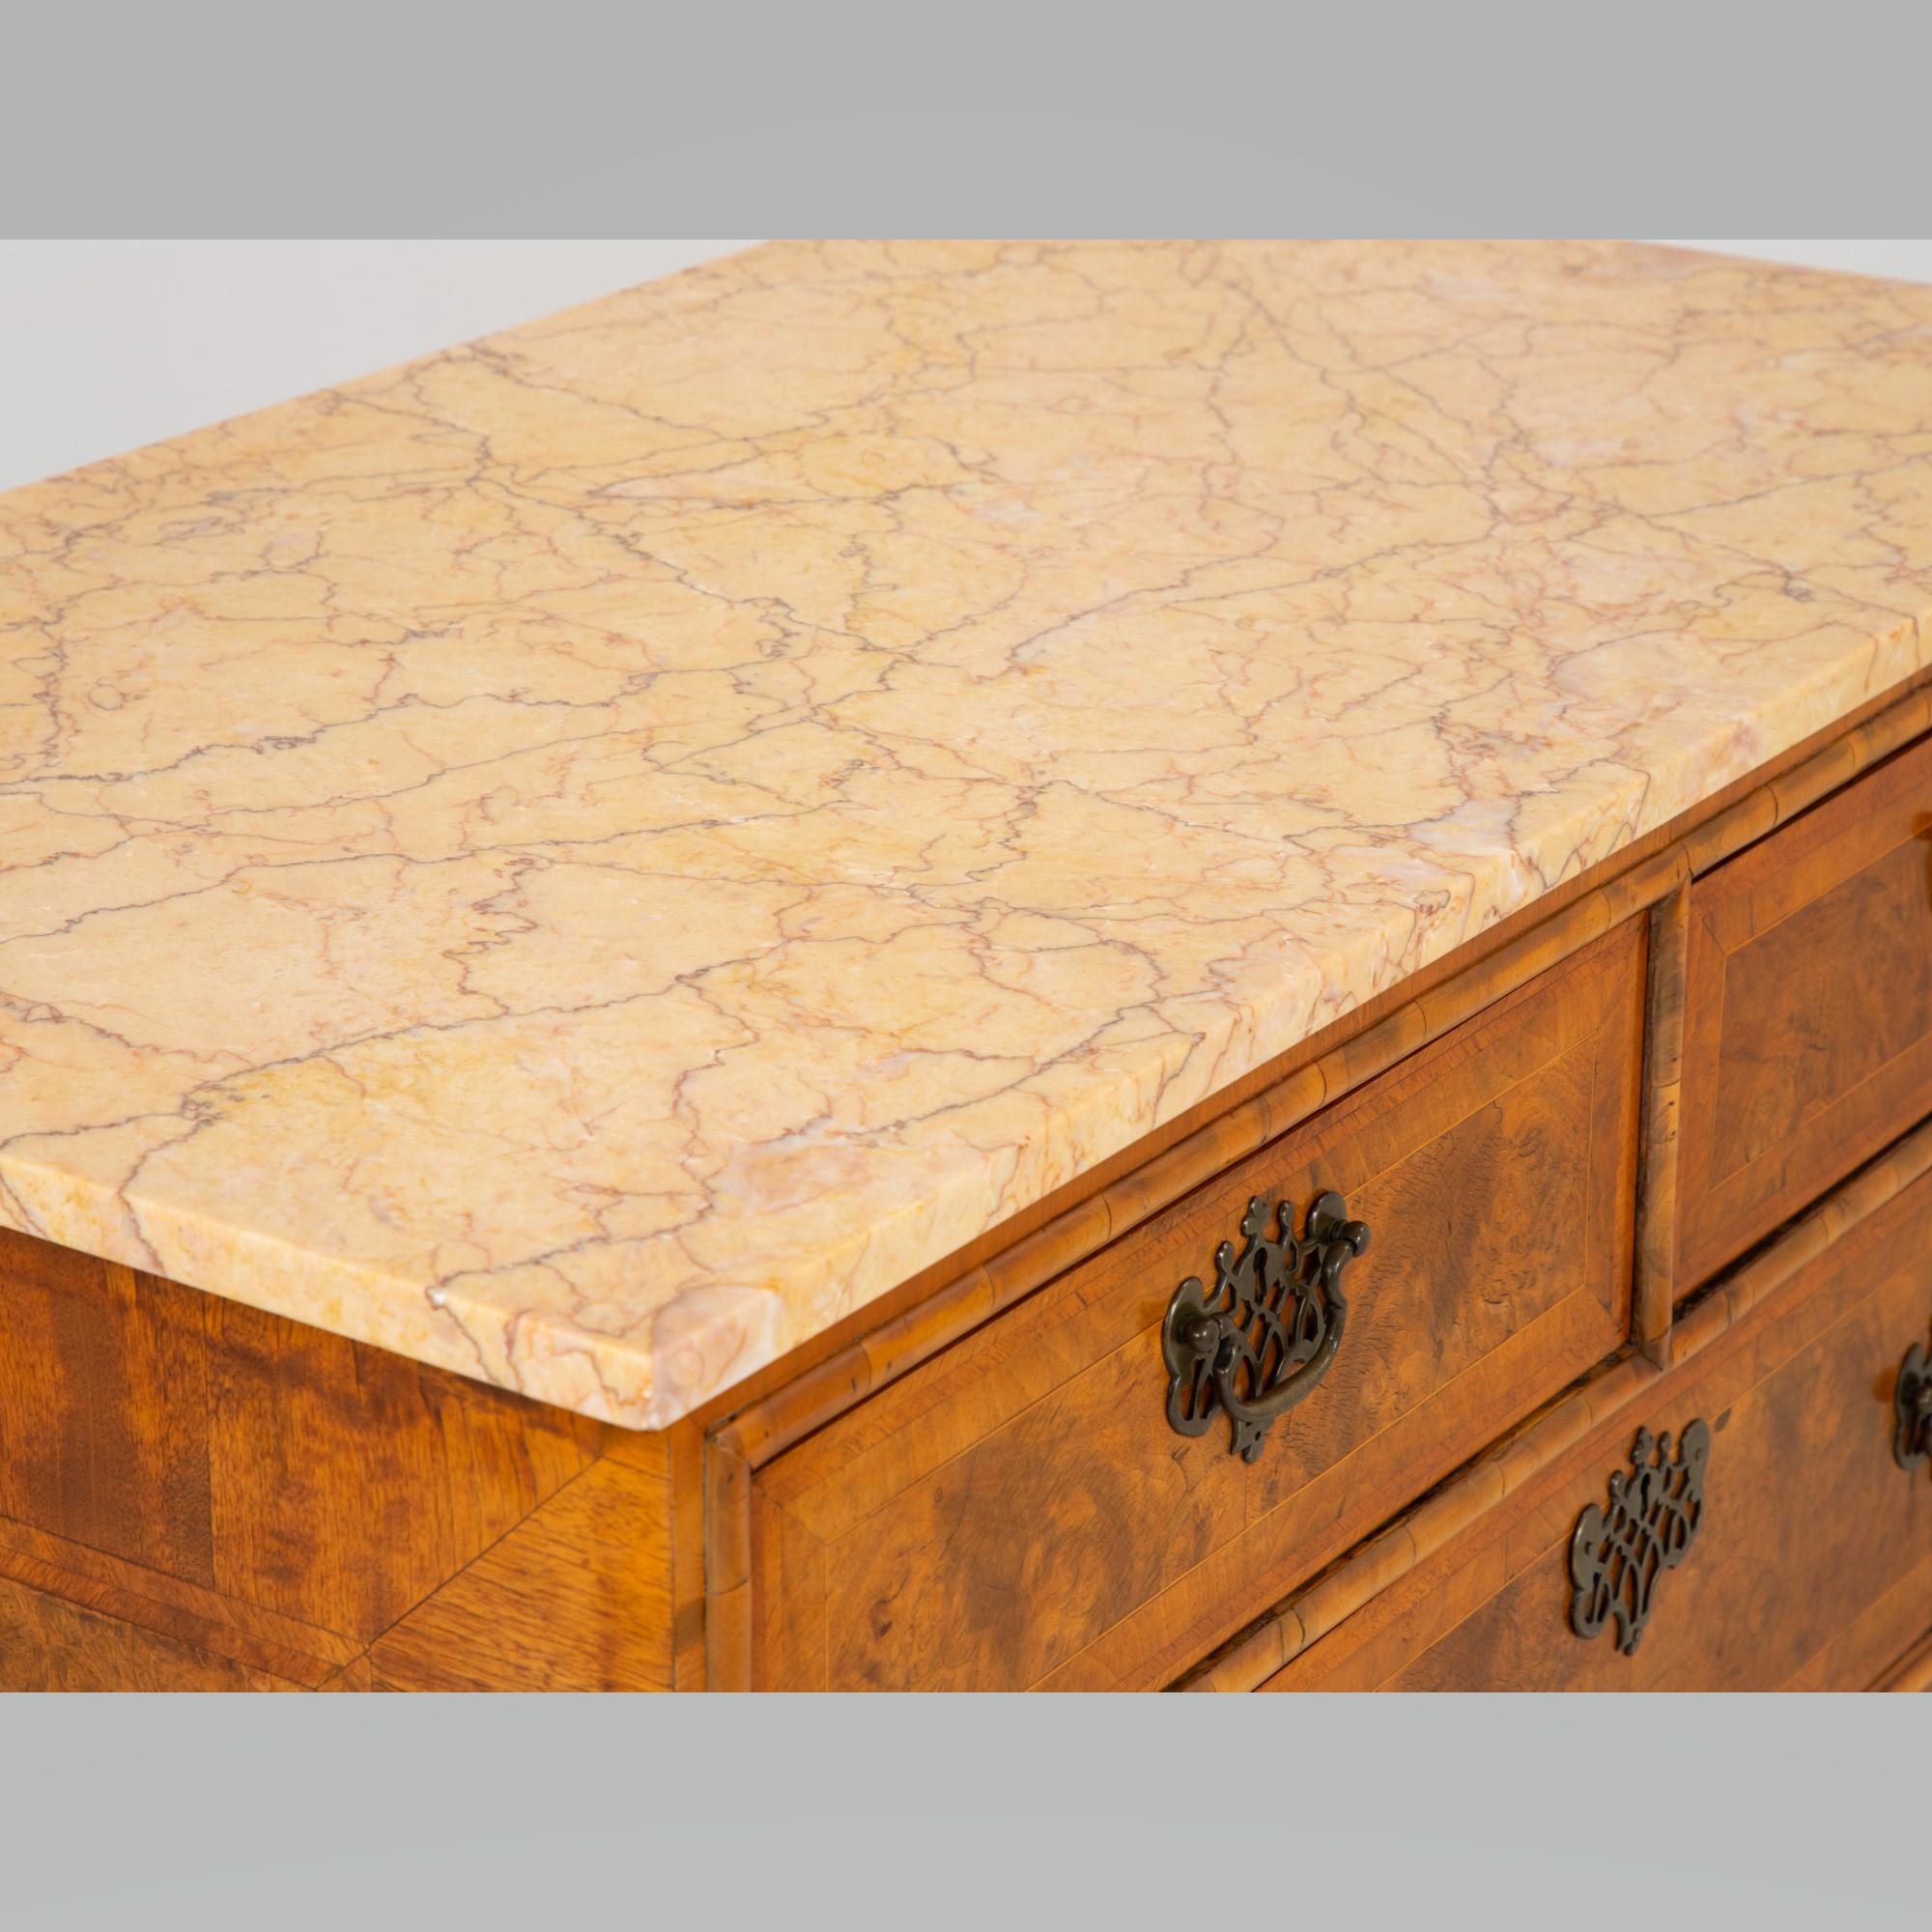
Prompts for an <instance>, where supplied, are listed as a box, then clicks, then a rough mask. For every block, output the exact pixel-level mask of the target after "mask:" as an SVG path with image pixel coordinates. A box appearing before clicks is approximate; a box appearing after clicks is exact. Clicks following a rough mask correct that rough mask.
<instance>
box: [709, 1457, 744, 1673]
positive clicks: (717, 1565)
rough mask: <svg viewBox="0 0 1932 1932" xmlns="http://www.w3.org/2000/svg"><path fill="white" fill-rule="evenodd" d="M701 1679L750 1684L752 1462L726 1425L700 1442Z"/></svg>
mask: <svg viewBox="0 0 1932 1932" xmlns="http://www.w3.org/2000/svg"><path fill="white" fill-rule="evenodd" d="M704 1682H705V1686H706V1688H707V1689H709V1690H750V1689H751V1688H752V1464H751V1463H750V1462H749V1460H748V1459H747V1457H746V1455H745V1450H744V1445H743V1444H742V1443H741V1442H740V1440H739V1438H738V1433H737V1431H736V1430H735V1429H733V1428H731V1427H729V1426H728V1425H727V1426H726V1427H725V1428H724V1429H722V1430H719V1431H717V1432H716V1433H715V1434H713V1435H710V1436H708V1437H707V1438H706V1439H705V1443H704Z"/></svg>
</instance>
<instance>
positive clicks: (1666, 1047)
mask: <svg viewBox="0 0 1932 1932" xmlns="http://www.w3.org/2000/svg"><path fill="white" fill-rule="evenodd" d="M1647 939H1648V948H1647V952H1646V955H1645V985H1644V1024H1643V1105H1642V1117H1641V1123H1640V1128H1639V1133H1640V1144H1639V1152H1638V1156H1637V1202H1636V1280H1635V1284H1634V1291H1633V1295H1632V1302H1633V1306H1632V1310H1631V1324H1632V1334H1633V1337H1634V1340H1635V1342H1636V1345H1637V1347H1638V1348H1639V1349H1641V1350H1643V1352H1644V1354H1645V1355H1646V1356H1648V1357H1649V1359H1650V1360H1651V1361H1652V1362H1654V1363H1655V1364H1656V1365H1657V1366H1658V1367H1659V1368H1660V1369H1667V1368H1668V1367H1669V1366H1670V1318H1671V1309H1672V1306H1673V1305H1674V1303H1675V1301H1676V1295H1675V1293H1674V1292H1673V1289H1674V1284H1675V1280H1676V1259H1677V1122H1678V1101H1679V1097H1680V1095H1681V1094H1682V1091H1683V1075H1684V965H1685V960H1686V957H1687V956H1688V954H1689V952H1690V883H1689V881H1688V880H1683V881H1680V882H1679V883H1678V885H1677V886H1676V887H1675V888H1673V890H1672V891H1671V892H1670V893H1669V894H1667V895H1665V896H1664V897H1663V898H1662V899H1660V900H1659V901H1658V902H1657V904H1655V905H1654V906H1652V907H1651V909H1650V917H1649V932H1648V935H1647Z"/></svg>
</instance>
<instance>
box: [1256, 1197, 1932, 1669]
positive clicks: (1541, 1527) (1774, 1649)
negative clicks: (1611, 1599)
mask: <svg viewBox="0 0 1932 1932" xmlns="http://www.w3.org/2000/svg"><path fill="white" fill-rule="evenodd" d="M1928 1323H1932V1175H1925V1176H1923V1177H1921V1178H1920V1179H1918V1181H1916V1182H1915V1183H1914V1184H1913V1185H1912V1186H1910V1187H1909V1188H1907V1189H1906V1190H1905V1192H1903V1193H1902V1194H1900V1195H1898V1196H1897V1197H1896V1198H1895V1199H1893V1200H1892V1201H1891V1202H1889V1204H1888V1205H1887V1206H1886V1207H1884V1208H1880V1209H1879V1210H1878V1211H1877V1212H1876V1213H1874V1214H1872V1215H1871V1216H1870V1217H1869V1218H1867V1219H1866V1220H1864V1221H1862V1222H1861V1223H1860V1224H1859V1225H1858V1226H1857V1227H1855V1228H1854V1229H1852V1230H1851V1231H1850V1232H1849V1233H1848V1234H1847V1235H1846V1236H1844V1237H1843V1238H1842V1239H1840V1240H1839V1241H1838V1242H1837V1243H1835V1244H1834V1245H1833V1247H1831V1248H1830V1249H1828V1250H1827V1251H1826V1252H1825V1253H1824V1254H1823V1255H1821V1256H1820V1257H1819V1259H1818V1260H1817V1261H1815V1262H1814V1263H1813V1264H1811V1265H1810V1266H1809V1267H1808V1268H1806V1269H1804V1270H1803V1271H1801V1273H1800V1274H1799V1275H1798V1276H1797V1277H1796V1278H1795V1280H1794V1281H1792V1282H1791V1283H1788V1284H1787V1285H1786V1286H1785V1287H1784V1288H1782V1289H1780V1290H1778V1291H1776V1293H1773V1294H1772V1295H1770V1296H1768V1297H1767V1299H1766V1300H1765V1301H1764V1302H1763V1303H1761V1304H1760V1305H1759V1306H1758V1307H1757V1308H1756V1309H1754V1310H1753V1311H1752V1312H1751V1313H1750V1314H1749V1315H1747V1316H1746V1317H1745V1318H1744V1319H1743V1320H1742V1321H1740V1322H1739V1323H1738V1325H1737V1326H1736V1327H1735V1328H1733V1329H1731V1330H1730V1331H1729V1332H1728V1333H1725V1334H1723V1335H1721V1336H1720V1337H1719V1339H1718V1340H1717V1341H1715V1342H1713V1343H1711V1344H1710V1345H1708V1346H1707V1347H1706V1348H1705V1349H1703V1350H1700V1351H1699V1353H1697V1354H1696V1355H1695V1356H1693V1357H1691V1358H1690V1360H1688V1361H1686V1362H1685V1363H1684V1364H1683V1365H1682V1367H1681V1368H1679V1369H1678V1370H1677V1371H1675V1372H1674V1373H1673V1374H1672V1375H1671V1376H1669V1377H1668V1378H1666V1379H1665V1380H1664V1381H1662V1382H1661V1383H1660V1384H1658V1385H1657V1386H1656V1387H1655V1388H1654V1389H1653V1390H1652V1391H1651V1392H1650V1399H1649V1400H1648V1401H1646V1402H1645V1403H1643V1404H1642V1405H1641V1406H1640V1408H1639V1413H1638V1417H1637V1420H1640V1421H1641V1422H1642V1423H1644V1424H1645V1425H1646V1426H1647V1427H1648V1428H1650V1429H1651V1430H1653V1431H1656V1432H1659V1433H1660V1434H1661V1433H1662V1432H1664V1431H1668V1432H1669V1433H1670V1435H1671V1436H1672V1438H1673V1443H1674V1444H1675V1445H1678V1446H1679V1447H1681V1445H1682V1444H1683V1441H1684V1435H1685V1431H1686V1430H1687V1429H1688V1428H1689V1427H1690V1425H1691V1424H1692V1422H1693V1421H1696V1420H1702V1421H1703V1422H1705V1423H1706V1424H1707V1425H1708V1428H1709V1432H1710V1435H1709V1441H1710V1449H1709V1456H1708V1461H1707V1463H1706V1466H1705V1472H1704V1481H1703V1498H1704V1500H1703V1515H1702V1518H1701V1520H1700V1521H1699V1523H1698V1526H1697V1531H1696V1535H1695V1537H1694V1540H1693V1541H1692V1542H1691V1543H1690V1547H1689V1548H1688V1550H1686V1551H1685V1552H1684V1554H1683V1557H1682V1560H1681V1562H1679V1563H1678V1564H1677V1565H1676V1566H1675V1567H1673V1568H1669V1569H1666V1570H1664V1571H1663V1572H1662V1575H1661V1577H1660V1578H1659V1580H1658V1582H1657V1586H1656V1589H1655V1592H1654V1595H1653V1598H1652V1601H1651V1607H1650V1615H1649V1619H1648V1622H1647V1624H1646V1625H1645V1627H1644V1628H1643V1630H1642V1632H1641V1634H1640V1638H1639V1641H1638V1644H1637V1647H1636V1650H1635V1652H1634V1655H1630V1654H1626V1653H1625V1652H1624V1651H1623V1650H1621V1649H1620V1648H1619V1647H1618V1643H1617V1636H1618V1630H1617V1626H1616V1623H1615V1620H1614V1619H1611V1620H1610V1621H1609V1622H1607V1623H1605V1626H1604V1628H1603V1629H1602V1630H1601V1631H1599V1633H1598V1634H1596V1635H1594V1636H1591V1637H1588V1638H1584V1637H1579V1636H1578V1635H1577V1634H1576V1633H1575V1631H1574V1630H1573V1629H1572V1627H1571V1608H1572V1599H1573V1596H1574V1595H1575V1593H1576V1588H1577V1581H1576V1578H1575V1577H1573V1575H1572V1558H1571V1541H1572V1536H1573V1534H1574V1532H1575V1530H1576V1528H1577V1521H1578V1519H1579V1517H1580V1516H1581V1514H1582V1512H1583V1511H1584V1510H1585V1509H1587V1508H1589V1507H1590V1506H1591V1505H1596V1506H1597V1507H1599V1508H1604V1507H1605V1505H1606V1504H1607V1501H1608V1496H1607V1492H1606V1485H1607V1482H1608V1479H1609V1477H1610V1475H1611V1473H1612V1472H1613V1471H1616V1470H1619V1469H1623V1470H1628V1469H1629V1467H1630V1463H1629V1461H1628V1458H1629V1457H1630V1455H1631V1453H1632V1447H1633V1444H1632V1437H1633V1433H1634V1427H1635V1424H1634V1421H1633V1420H1632V1419H1631V1416H1630V1413H1629V1411H1628V1409H1626V1410H1625V1411H1623V1412H1622V1413H1621V1414H1620V1416H1619V1418H1618V1419H1617V1420H1615V1421H1613V1422H1610V1423H1606V1424H1605V1426H1604V1427H1603V1428H1601V1429H1598V1430H1596V1431H1594V1432H1593V1433H1592V1434H1591V1435H1589V1436H1588V1437H1587V1438H1586V1439H1585V1440H1583V1441H1582V1442H1581V1443H1579V1444H1578V1446H1577V1448H1576V1449H1575V1450H1574V1451H1572V1452H1571V1453H1570V1454H1568V1455H1567V1456H1565V1457H1563V1458H1561V1459H1559V1461H1558V1462H1556V1463H1554V1464H1552V1465H1551V1467H1549V1468H1548V1469H1547V1470H1546V1471H1544V1472H1543V1474H1542V1475H1541V1476H1539V1477H1537V1478H1536V1479H1534V1480H1533V1481H1532V1482H1530V1483H1529V1484H1528V1485H1526V1486H1525V1488H1524V1490H1523V1491H1522V1492H1521V1494H1520V1496H1519V1497H1513V1498H1511V1499H1510V1501H1509V1502H1507V1503H1506V1504H1504V1505H1503V1506H1501V1507H1499V1508H1497V1509H1495V1510H1493V1511H1492V1512H1491V1513H1490V1514H1489V1515H1488V1516H1486V1517H1485V1518H1483V1519H1482V1520H1479V1521H1478V1522H1476V1523H1475V1524H1473V1525H1472V1526H1471V1527H1470V1529H1469V1530H1467V1531H1466V1532H1465V1533H1464V1534H1463V1536H1461V1537H1460V1538H1457V1539H1455V1540H1453V1541H1452V1542H1450V1543H1449V1544H1448V1545H1447V1546H1446V1547H1444V1548H1442V1549H1441V1550H1439V1551H1438V1552H1437V1553H1436V1554H1435V1555H1434V1556H1432V1557H1430V1558H1428V1559H1427V1560H1426V1561H1424V1562H1423V1563H1421V1564H1420V1565H1418V1566H1417V1568H1416V1569H1415V1570H1414V1571H1413V1572H1411V1573H1410V1574H1409V1575H1408V1576H1407V1577H1404V1578H1403V1579H1402V1580H1401V1581H1399V1582H1398V1583H1396V1584H1394V1585H1393V1586H1392V1587H1391V1588H1390V1589H1388V1590H1387V1591H1386V1592H1384V1593H1383V1594H1382V1595H1381V1596H1379V1597H1378V1598H1376V1599H1374V1600H1373V1601H1371V1602H1370V1603H1369V1604H1368V1605H1365V1606H1364V1607H1363V1608H1362V1609H1361V1610H1359V1611H1357V1612H1356V1613H1355V1614H1354V1615H1353V1616H1351V1617H1350V1618H1348V1619H1347V1620H1346V1621H1345V1622H1343V1623H1342V1624H1341V1625H1339V1626H1338V1627H1337V1628H1336V1629H1335V1630H1334V1631H1333V1632H1332V1633H1331V1634H1329V1635H1327V1636H1326V1637H1324V1638H1322V1639H1321V1641H1320V1642H1318V1643H1316V1644H1315V1645H1313V1646H1312V1647H1311V1648H1310V1649H1309V1650H1307V1651H1306V1652H1304V1653H1303V1654H1302V1655H1301V1656H1300V1657H1298V1658H1296V1659H1295V1660H1294V1661H1293V1662H1291V1663H1289V1664H1288V1665H1287V1666H1286V1667H1285V1668H1284V1669H1282V1670H1281V1671H1280V1672H1278V1673H1277V1674H1276V1675H1275V1676H1274V1677H1272V1678H1271V1679H1269V1680H1268V1683H1267V1685H1266V1686H1265V1687H1264V1688H1266V1689H1269V1690H1378V1689H1387V1690H1776V1689H1791V1690H1861V1689H1864V1688H1866V1687H1868V1686H1870V1685H1872V1684H1873V1683H1874V1682H1875V1681H1877V1680H1878V1679H1879V1678H1880V1677H1881V1676H1882V1675H1883V1674H1884V1673H1885V1672H1886V1670H1887V1667H1888V1666H1889V1665H1891V1664H1892V1663H1893V1662H1894V1660H1897V1659H1899V1658H1900V1657H1901V1656H1904V1655H1906V1654H1907V1653H1908V1652H1909V1650H1910V1648H1911V1646H1912V1644H1913V1641H1914V1639H1915V1638H1916V1637H1918V1635H1919V1634H1921V1633H1922V1632H1924V1631H1925V1630H1926V1629H1927V1628H1928V1626H1932V1469H1929V1468H1928V1467H1927V1466H1926V1465H1923V1464H1921V1465H1920V1466H1919V1467H1918V1468H1916V1469H1906V1468H1902V1467H1900V1465H1899V1463H1898V1462H1897V1460H1896V1459H1895V1458H1894V1455H1893V1439H1894V1435H1895V1430H1896V1418H1895V1415H1894V1410H1893V1404H1892V1397H1893V1389H1894V1386H1895V1383H1896V1380H1897V1374H1898V1370H1899V1366H1900V1363H1901V1361H1902V1360H1903V1358H1904V1356H1905V1353H1906V1350H1908V1348H1910V1347H1911V1345H1912V1344H1914V1343H1915V1342H1918V1343H1920V1344H1923V1342H1924V1341H1925V1339H1926V1334H1927V1328H1928ZM1675 1453H1676V1450H1675V1449H1673V1454H1675Z"/></svg>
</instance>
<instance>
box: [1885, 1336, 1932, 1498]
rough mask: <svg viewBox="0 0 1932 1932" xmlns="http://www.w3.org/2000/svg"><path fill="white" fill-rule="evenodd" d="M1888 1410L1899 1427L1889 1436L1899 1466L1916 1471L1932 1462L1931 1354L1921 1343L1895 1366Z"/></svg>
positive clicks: (1909, 1350)
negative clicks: (1894, 1379) (1894, 1378)
mask: <svg viewBox="0 0 1932 1932" xmlns="http://www.w3.org/2000/svg"><path fill="white" fill-rule="evenodd" d="M1891 1411H1892V1414H1893V1416H1894V1417H1895V1418H1896V1421H1897V1425H1898V1426H1897V1428H1896V1429H1895V1430H1894V1431H1893V1432H1892V1437H1891V1453H1892V1455H1893V1456H1894V1457H1896V1458H1897V1461H1898V1466H1899V1467H1900V1468H1901V1469H1917V1468H1920V1467H1922V1466H1923V1465H1924V1464H1925V1463H1928V1462H1932V1355H1928V1354H1927V1353H1926V1352H1925V1344H1924V1343H1923V1342H1915V1343H1913V1345H1912V1346H1911V1348H1909V1349H1908V1350H1906V1351H1905V1359H1904V1360H1903V1361H1902V1362H1900V1363H1899V1365H1898V1380H1897V1381H1896V1382H1895V1383H1894V1384H1893V1386H1892V1391H1891Z"/></svg>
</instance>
